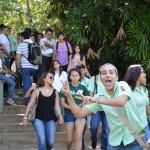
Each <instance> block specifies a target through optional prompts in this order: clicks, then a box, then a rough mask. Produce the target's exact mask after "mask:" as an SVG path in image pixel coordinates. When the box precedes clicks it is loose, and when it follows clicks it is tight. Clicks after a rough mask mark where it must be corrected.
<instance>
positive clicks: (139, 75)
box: [124, 65, 150, 144]
mask: <svg viewBox="0 0 150 150" xmlns="http://www.w3.org/2000/svg"><path fill="white" fill-rule="evenodd" d="M124 80H125V81H126V82H127V83H128V84H129V86H130V87H131V89H132V91H133V94H132V95H133V97H134V99H135V103H136V106H137V110H138V113H139V118H140V119H141V121H142V123H143V125H144V126H146V127H145V133H146V137H147V143H148V144H150V129H149V126H148V122H147V116H148V118H149V117H150V107H149V98H148V91H147V89H146V87H145V85H144V84H145V83H146V73H145V72H144V70H143V68H142V66H141V65H131V66H129V67H128V69H127V72H126V74H125V79H124ZM143 83H144V84H143Z"/></svg>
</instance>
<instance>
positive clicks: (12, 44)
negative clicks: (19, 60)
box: [7, 34, 18, 52]
mask: <svg viewBox="0 0 150 150" xmlns="http://www.w3.org/2000/svg"><path fill="white" fill-rule="evenodd" d="M7 38H8V40H9V42H10V48H11V51H14V52H15V51H16V50H17V46H18V41H17V39H16V38H15V37H14V36H13V35H12V34H9V35H8V36H7Z"/></svg>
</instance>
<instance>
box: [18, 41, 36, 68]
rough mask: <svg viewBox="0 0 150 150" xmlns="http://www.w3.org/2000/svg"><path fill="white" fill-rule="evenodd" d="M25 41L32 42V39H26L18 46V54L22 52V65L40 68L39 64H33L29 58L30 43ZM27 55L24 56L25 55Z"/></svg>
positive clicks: (23, 66)
mask: <svg viewBox="0 0 150 150" xmlns="http://www.w3.org/2000/svg"><path fill="white" fill-rule="evenodd" d="M25 42H28V43H32V41H31V40H30V39H26V40H24V41H23V42H22V43H20V44H19V45H18V46H17V53H18V54H21V67H22V68H33V69H38V66H37V65H33V64H31V63H30V62H29V61H28V60H27V58H28V54H29V50H28V43H25ZM23 55H24V56H25V57H26V58H25V57H24V56H23Z"/></svg>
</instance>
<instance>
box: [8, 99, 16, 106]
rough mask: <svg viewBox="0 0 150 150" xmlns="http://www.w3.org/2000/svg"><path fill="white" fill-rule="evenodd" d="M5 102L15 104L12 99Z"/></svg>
mask: <svg viewBox="0 0 150 150" xmlns="http://www.w3.org/2000/svg"><path fill="white" fill-rule="evenodd" d="M7 103H8V104H10V105H12V106H17V104H15V102H14V101H13V100H7Z"/></svg>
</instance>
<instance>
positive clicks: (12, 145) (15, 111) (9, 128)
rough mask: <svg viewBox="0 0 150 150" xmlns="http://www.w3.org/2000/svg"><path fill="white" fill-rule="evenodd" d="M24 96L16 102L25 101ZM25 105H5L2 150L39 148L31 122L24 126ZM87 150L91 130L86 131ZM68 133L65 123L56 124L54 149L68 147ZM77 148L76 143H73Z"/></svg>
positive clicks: (0, 116)
mask: <svg viewBox="0 0 150 150" xmlns="http://www.w3.org/2000/svg"><path fill="white" fill-rule="evenodd" d="M23 101H24V100H23V98H22V99H20V98H17V99H16V102H17V103H18V104H19V103H20V104H21V103H23ZM24 112H25V106H23V105H18V106H10V105H8V106H6V105H5V106H4V111H3V113H2V114H0V150H37V138H36V135H35V132H34V129H33V127H32V124H31V123H30V124H29V126H28V127H27V128H24V127H23V126H22V118H23V115H24ZM84 138H85V145H86V148H85V150H90V149H91V147H90V132H89V130H86V133H85V136H84ZM65 141H66V134H65V129H64V126H63V125H56V140H55V145H54V150H65V149H66V144H65ZM73 149H75V143H74V144H73Z"/></svg>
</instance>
